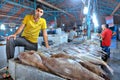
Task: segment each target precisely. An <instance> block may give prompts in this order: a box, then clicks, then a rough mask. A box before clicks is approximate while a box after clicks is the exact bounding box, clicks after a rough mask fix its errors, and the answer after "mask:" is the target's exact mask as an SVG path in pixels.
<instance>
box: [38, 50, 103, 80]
mask: <svg viewBox="0 0 120 80" xmlns="http://www.w3.org/2000/svg"><path fill="white" fill-rule="evenodd" d="M38 54H39V55H40V56H41V59H42V61H43V64H44V65H45V66H46V67H47V68H48V69H49V70H50V71H52V72H53V73H55V74H57V75H59V76H61V77H63V78H65V79H70V80H105V79H103V78H102V77H100V76H98V75H96V74H95V73H93V72H91V71H89V70H87V69H86V68H84V67H83V66H81V65H80V64H79V63H78V62H76V61H74V60H72V59H66V58H47V57H46V56H45V55H44V54H43V53H41V52H38Z"/></svg>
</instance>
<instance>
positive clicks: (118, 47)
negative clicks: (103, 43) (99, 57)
mask: <svg viewBox="0 0 120 80" xmlns="http://www.w3.org/2000/svg"><path fill="white" fill-rule="evenodd" d="M108 64H109V65H110V66H111V68H112V69H113V70H114V75H113V78H112V80H120V41H115V40H113V41H112V45H111V58H110V61H109V63H108Z"/></svg>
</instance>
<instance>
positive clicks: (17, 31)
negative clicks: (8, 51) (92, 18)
mask: <svg viewBox="0 0 120 80" xmlns="http://www.w3.org/2000/svg"><path fill="white" fill-rule="evenodd" d="M24 27H25V24H21V26H20V27H19V28H18V29H17V30H16V32H15V33H14V34H13V35H10V36H8V37H7V40H9V39H10V38H14V39H16V35H17V34H19V33H20V32H21V31H22V30H23V28H24Z"/></svg>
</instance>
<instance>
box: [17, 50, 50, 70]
mask: <svg viewBox="0 0 120 80" xmlns="http://www.w3.org/2000/svg"><path fill="white" fill-rule="evenodd" d="M18 59H19V60H20V61H21V62H22V63H24V64H27V65H31V66H34V67H37V68H39V69H41V70H43V71H47V72H49V69H48V68H47V67H46V66H44V65H43V63H42V59H41V57H40V56H39V55H38V54H37V53H36V52H35V51H27V52H21V53H20V55H19V56H18Z"/></svg>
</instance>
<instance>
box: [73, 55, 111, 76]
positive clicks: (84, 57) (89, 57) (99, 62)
mask: <svg viewBox="0 0 120 80" xmlns="http://www.w3.org/2000/svg"><path fill="white" fill-rule="evenodd" d="M74 56H75V57H77V58H79V59H80V60H86V61H88V62H91V63H93V64H97V65H102V66H104V67H105V68H106V71H108V72H107V73H108V74H110V75H113V70H112V69H111V68H110V67H109V66H108V65H107V63H105V62H104V61H103V60H102V59H100V58H98V57H96V56H94V55H92V54H77V55H74Z"/></svg>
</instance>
